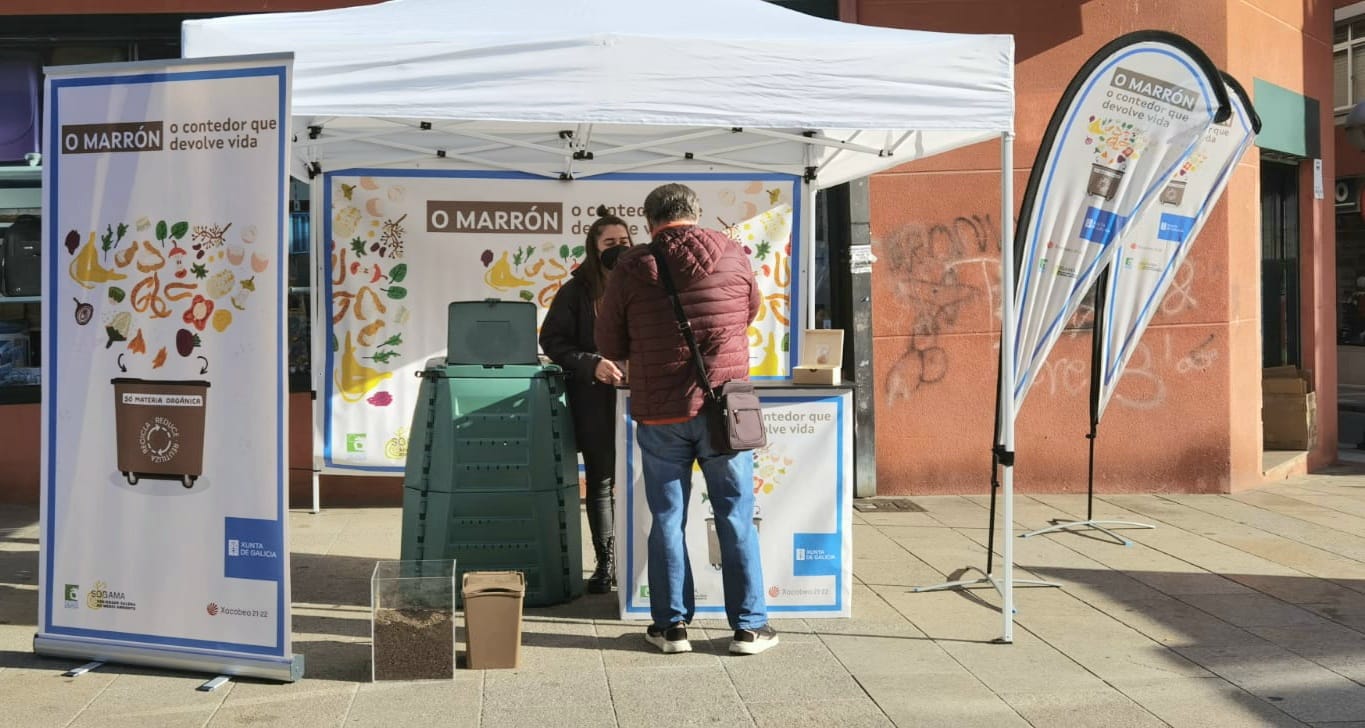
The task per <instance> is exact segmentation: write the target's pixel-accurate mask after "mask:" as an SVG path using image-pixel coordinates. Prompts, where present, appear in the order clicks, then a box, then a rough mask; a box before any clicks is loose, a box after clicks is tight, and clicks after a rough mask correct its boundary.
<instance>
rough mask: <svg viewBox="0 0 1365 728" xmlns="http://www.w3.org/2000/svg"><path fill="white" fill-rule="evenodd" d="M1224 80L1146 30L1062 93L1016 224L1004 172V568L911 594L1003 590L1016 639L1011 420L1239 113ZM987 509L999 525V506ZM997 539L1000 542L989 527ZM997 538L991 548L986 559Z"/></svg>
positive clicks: (1008, 632) (1109, 47)
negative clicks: (1158, 198)
mask: <svg viewBox="0 0 1365 728" xmlns="http://www.w3.org/2000/svg"><path fill="white" fill-rule="evenodd" d="M1217 78H1218V70H1217V69H1216V68H1215V67H1214V66H1213V64H1212V62H1210V61H1209V60H1208V57H1207V56H1206V55H1204V53H1203V52H1202V51H1200V50H1199V48H1198V47H1196V46H1195V45H1194V44H1192V43H1190V42H1189V41H1187V40H1185V39H1184V38H1181V37H1180V36H1178V35H1175V34H1172V33H1167V32H1164V31H1151V30H1149V31H1139V32H1135V33H1129V34H1127V35H1124V36H1122V37H1120V38H1117V39H1115V40H1114V41H1112V42H1110V43H1108V44H1106V45H1105V46H1104V47H1103V48H1101V49H1100V50H1099V51H1098V52H1096V53H1095V54H1094V55H1093V56H1092V57H1091V58H1090V59H1089V60H1087V61H1086V63H1085V64H1084V65H1083V66H1082V67H1081V69H1080V71H1079V72H1078V73H1077V75H1076V76H1075V77H1074V78H1073V79H1072V81H1071V83H1070V85H1069V86H1068V87H1067V89H1066V91H1065V92H1064V93H1063V95H1062V98H1061V101H1060V103H1059V104H1058V106H1057V108H1056V110H1055V111H1054V113H1053V115H1052V119H1051V120H1050V121H1049V123H1048V128H1047V131H1046V133H1045V134H1044V135H1043V139H1042V143H1041V144H1040V146H1039V152H1038V157H1037V159H1036V160H1035V162H1034V164H1033V167H1032V170H1031V171H1030V174H1029V182H1028V187H1027V189H1026V190H1025V193H1024V196H1023V203H1022V206H1021V207H1020V214H1019V220H1018V226H1017V229H1016V228H1014V227H1013V226H1012V225H1011V222H1012V221H1013V215H1012V214H1011V213H1012V210H1013V200H1012V198H1013V194H1012V189H1011V184H1012V179H1010V177H1011V174H1010V173H1009V172H1007V173H1006V179H1005V180H1004V181H1003V184H1002V193H1003V194H1002V233H1004V235H1003V237H1002V240H1009V241H1012V245H1013V247H1012V248H1011V249H1010V250H1009V251H1003V250H1002V254H1001V268H1002V277H1001V278H1002V279H1001V289H1002V302H1001V313H1002V318H1001V389H1002V391H1001V395H1000V402H999V407H998V411H999V413H998V416H999V417H1000V419H1001V428H1000V429H1001V437H1000V438H999V440H1000V442H999V447H998V448H997V451H996V452H995V453H993V458H994V459H995V460H996V461H998V463H999V466H1000V467H1001V468H1003V479H1002V483H1001V489H1000V490H1001V492H1000V495H999V497H1000V498H1001V499H1002V502H1003V509H1002V510H1003V514H1002V517H1003V521H1004V523H1003V524H1002V536H1003V545H1002V554H1001V558H1002V561H1003V564H1004V568H1003V572H1004V575H1003V579H1000V580H997V579H995V578H994V577H993V576H992V575H991V574H990V573H984V574H983V578H980V579H974V580H962V581H955V582H948V583H945V584H939V585H935V586H930V587H918V588H915V590H914V591H917V592H920V591H937V590H941V589H952V588H970V587H973V586H978V585H990V586H993V587H995V588H996V589H998V590H999V591H1000V592H1001V595H1002V597H1003V605H1002V608H1001V610H1002V612H1003V618H1004V630H1003V632H1004V633H1003V635H1002V636H1001V638H1000V641H1002V642H1012V641H1013V615H1014V600H1013V587H1014V585H1015V583H1016V582H1015V581H1014V578H1013V577H1014V574H1013V566H1014V565H1013V561H1014V554H1013V525H1014V524H1013V517H1014V456H1015V452H1014V446H1015V427H1014V425H1015V417H1016V415H1017V413H1018V412H1019V408H1020V407H1021V406H1022V404H1023V402H1024V398H1025V397H1026V396H1027V394H1028V391H1029V389H1030V387H1031V386H1032V385H1033V383H1034V381H1035V380H1036V375H1037V373H1038V372H1039V371H1040V370H1041V368H1042V366H1043V364H1044V363H1045V361H1046V359H1047V355H1048V353H1049V352H1050V351H1051V349H1052V347H1053V345H1055V344H1056V341H1057V339H1058V337H1060V336H1061V333H1062V329H1063V325H1064V324H1065V322H1066V321H1067V319H1069V318H1070V317H1071V315H1072V314H1073V313H1074V312H1075V310H1076V308H1077V306H1078V305H1079V303H1080V300H1081V298H1082V296H1084V294H1085V292H1086V291H1087V290H1089V289H1090V287H1091V286H1092V285H1093V284H1094V282H1095V279H1096V277H1098V275H1099V273H1100V272H1101V271H1103V270H1104V268H1105V267H1106V266H1107V265H1109V263H1110V262H1111V261H1112V260H1113V259H1114V257H1115V255H1116V250H1117V245H1116V243H1117V240H1118V239H1119V237H1120V235H1121V234H1122V233H1123V231H1124V230H1125V228H1126V227H1127V226H1128V224H1129V222H1130V221H1131V220H1132V219H1133V218H1134V217H1135V216H1136V215H1137V214H1138V213H1139V212H1141V211H1142V210H1143V209H1145V208H1146V207H1147V206H1149V205H1150V204H1151V203H1152V201H1153V200H1154V198H1155V195H1156V194H1157V192H1158V191H1159V188H1160V187H1161V185H1163V184H1164V183H1165V181H1166V180H1167V178H1168V177H1169V176H1170V175H1171V174H1172V173H1174V172H1175V171H1176V170H1177V169H1178V168H1179V167H1180V165H1181V164H1182V163H1183V162H1184V161H1185V160H1186V158H1187V157H1189V156H1190V154H1191V153H1192V152H1193V150H1194V147H1195V146H1196V144H1197V143H1198V141H1199V139H1200V137H1201V136H1202V135H1203V134H1204V132H1205V130H1207V129H1208V127H1209V126H1210V125H1211V124H1212V123H1213V122H1214V121H1216V120H1221V119H1225V118H1227V116H1228V115H1229V114H1230V113H1231V111H1230V109H1229V108H1228V100H1227V92H1226V89H1225V88H1224V86H1223V84H1222V83H1215V82H1214V81H1215V80H1216V79H1217ZM1012 152H1013V139H1012V135H1007V136H1006V138H1005V139H1004V140H1003V143H1002V155H1003V157H1004V159H1003V160H1002V165H1001V166H1002V169H1004V170H1012V169H1013V160H1012ZM1002 247H1003V246H1002ZM1016 256H1018V257H1019V258H1018V260H1019V264H1018V266H1017V269H1018V277H1017V279H1016V277H1015V269H1016V265H1015V257H1016ZM1016 280H1017V283H1018V285H1017V286H1016ZM1016 288H1017V289H1018V290H1017V291H1016ZM992 492H993V493H994V486H992ZM990 516H991V524H994V521H995V513H994V508H992V512H991V514H990ZM989 535H990V536H991V537H992V539H993V537H994V529H993V528H991V529H989ZM993 546H994V545H993V543H992V544H989V545H988V546H987V552H988V559H991V558H992V556H993V553H992V552H993ZM966 569H967V570H973V569H972V567H966ZM1018 583H1020V584H1023V583H1025V582H1023V581H1020V582H1018ZM1040 584H1041V585H1047V586H1055V584H1051V583H1049V582H1040Z"/></svg>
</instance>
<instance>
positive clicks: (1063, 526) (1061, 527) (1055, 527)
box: [1019, 518, 1156, 546]
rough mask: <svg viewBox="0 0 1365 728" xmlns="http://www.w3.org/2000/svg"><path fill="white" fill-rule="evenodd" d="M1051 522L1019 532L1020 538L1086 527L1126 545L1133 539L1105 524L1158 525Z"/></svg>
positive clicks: (1113, 523) (1111, 523) (1126, 523)
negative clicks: (1045, 525)
mask: <svg viewBox="0 0 1365 728" xmlns="http://www.w3.org/2000/svg"><path fill="white" fill-rule="evenodd" d="M1049 523H1051V524H1052V525H1051V526H1048V527H1047V528H1040V529H1038V530H1037V531H1029V532H1028V533H1021V534H1019V538H1028V537H1029V536H1041V535H1043V534H1045V533H1054V532H1058V531H1067V532H1075V531H1080V530H1085V529H1091V530H1095V531H1102V532H1104V533H1105V534H1107V535H1108V536H1109V537H1110V538H1112V539H1114V540H1115V541H1117V542H1118V543H1120V544H1123V545H1124V546H1132V545H1133V542H1132V541H1129V540H1128V539H1126V538H1124V537H1122V536H1120V535H1118V534H1117V533H1114V532H1113V531H1111V530H1109V529H1107V528H1105V527H1104V526H1106V525H1108V526H1123V527H1125V528H1156V526H1153V525H1152V524H1150V523H1136V522H1134V521H1062V520H1061V519H1059V518H1054V519H1052V520H1051V521H1049ZM1101 524H1104V525H1101Z"/></svg>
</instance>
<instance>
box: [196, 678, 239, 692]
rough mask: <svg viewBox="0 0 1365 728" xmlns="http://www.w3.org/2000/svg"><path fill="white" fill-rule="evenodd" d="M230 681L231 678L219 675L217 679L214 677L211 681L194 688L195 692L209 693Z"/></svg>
mask: <svg viewBox="0 0 1365 728" xmlns="http://www.w3.org/2000/svg"><path fill="white" fill-rule="evenodd" d="M231 679H232V678H230V677H228V676H227V675H219V676H218V677H215V678H213V679H212V680H210V681H208V682H206V683H204V684H203V685H200V686H199V687H197V688H195V690H198V691H199V692H201V693H211V692H213V691H214V690H217V689H218V688H221V687H223V686H224V685H226V684H227V682H228V681H229V680H231Z"/></svg>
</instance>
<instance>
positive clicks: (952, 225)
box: [882, 214, 1000, 404]
mask: <svg viewBox="0 0 1365 728" xmlns="http://www.w3.org/2000/svg"><path fill="white" fill-rule="evenodd" d="M882 248H883V249H884V251H885V253H886V257H887V260H888V263H889V264H890V265H889V266H888V267H889V269H890V271H889V273H890V281H889V285H890V289H891V292H892V295H893V296H895V299H896V302H897V304H898V305H899V306H900V307H901V308H903V309H904V310H906V311H907V312H908V313H909V316H910V332H909V333H910V336H909V340H908V341H907V343H906V347H905V350H904V351H903V352H902V353H901V355H900V356H899V357H898V358H897V360H896V362H895V363H894V364H893V365H892V366H891V369H890V370H889V371H888V372H887V379H886V396H887V400H888V402H889V403H890V404H895V403H896V402H898V401H901V400H908V399H909V398H910V397H911V396H913V395H914V393H915V392H916V391H918V390H919V389H920V388H921V387H924V386H929V385H933V384H936V383H938V382H941V381H943V380H944V378H945V377H946V376H947V375H948V372H949V370H950V369H951V367H952V361H951V360H950V357H949V356H948V353H947V351H946V350H945V349H944V348H943V347H942V346H941V342H942V337H943V336H945V335H948V334H951V333H954V332H960V331H965V330H968V329H967V328H966V326H967V324H968V323H969V322H975V323H976V324H977V326H978V327H984V326H986V325H991V326H994V325H998V323H999V318H1000V306H999V300H1000V293H999V289H1000V257H999V256H1000V231H999V229H998V227H997V226H996V223H995V221H994V220H992V218H991V216H990V215H989V214H984V215H970V216H960V217H956V218H954V219H952V220H950V221H947V222H942V223H935V224H930V225H925V224H920V223H911V224H909V225H905V226H903V227H901V228H899V229H897V230H896V231H894V232H893V233H892V234H891V235H890V236H889V237H888V238H887V239H886V241H885V243H884V244H883V245H882ZM987 322H989V324H988V323H987Z"/></svg>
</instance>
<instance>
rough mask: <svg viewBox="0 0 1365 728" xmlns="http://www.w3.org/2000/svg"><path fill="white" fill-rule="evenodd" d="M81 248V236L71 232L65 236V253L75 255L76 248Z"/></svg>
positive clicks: (73, 231)
mask: <svg viewBox="0 0 1365 728" xmlns="http://www.w3.org/2000/svg"><path fill="white" fill-rule="evenodd" d="M79 247H81V234H80V233H78V232H76V231H75V230H72V231H71V232H69V233H67V234H66V252H67V253H69V254H71V255H75V254H76V248H79Z"/></svg>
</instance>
